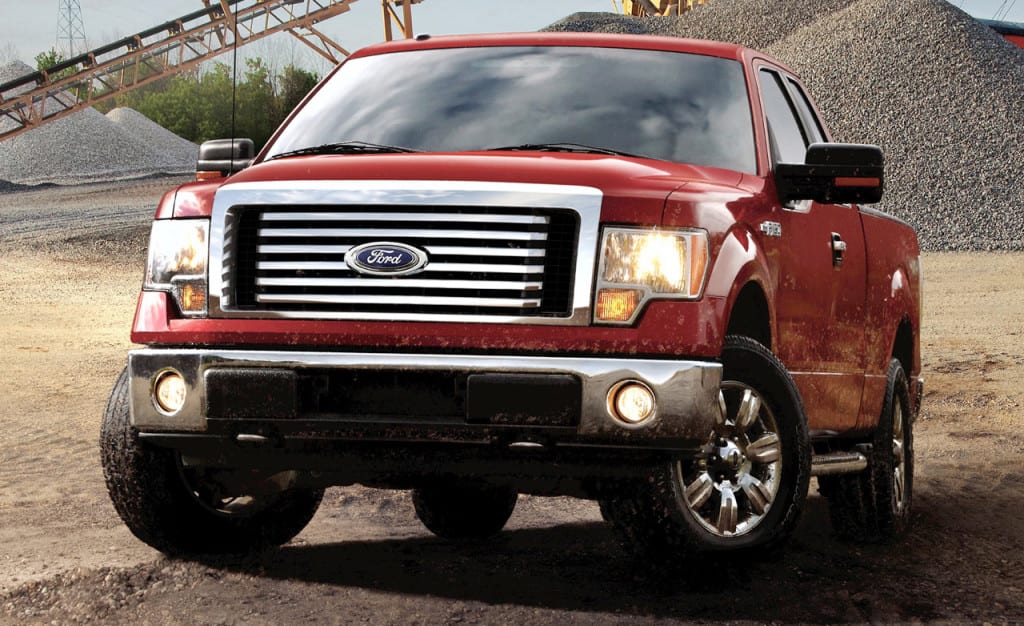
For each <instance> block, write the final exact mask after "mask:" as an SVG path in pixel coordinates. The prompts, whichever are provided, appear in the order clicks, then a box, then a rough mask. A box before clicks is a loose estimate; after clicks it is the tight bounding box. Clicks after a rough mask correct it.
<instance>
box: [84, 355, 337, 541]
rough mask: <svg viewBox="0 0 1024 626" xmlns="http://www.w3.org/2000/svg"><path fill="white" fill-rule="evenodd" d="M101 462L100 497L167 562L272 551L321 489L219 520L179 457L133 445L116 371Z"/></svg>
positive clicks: (285, 495)
mask: <svg viewBox="0 0 1024 626" xmlns="http://www.w3.org/2000/svg"><path fill="white" fill-rule="evenodd" d="M100 457H101V460H102V463H103V476H104V478H105V479H106V483H107V491H108V492H109V493H110V499H111V501H112V502H113V504H114V508H115V509H116V510H117V513H118V515H120V516H121V519H122V520H124V523H125V524H126V525H127V526H128V528H129V529H130V530H131V531H132V533H133V534H134V535H135V536H136V537H138V538H139V539H141V540H142V541H144V542H145V543H147V544H149V545H150V546H152V547H154V548H156V549H157V550H160V551H161V552H164V553H166V554H170V555H182V556H190V555H191V556H196V555H202V554H211V555H212V554H246V553H253V552H259V551H261V550H265V549H267V548H271V547H274V546H279V545H281V544H284V543H286V542H287V541H289V540H290V539H292V538H293V537H294V536H295V535H297V534H299V532H301V531H302V529H303V528H305V527H306V524H308V523H309V521H310V520H311V519H312V518H313V515H314V514H315V513H316V510H317V508H318V507H319V506H320V500H321V499H322V498H323V491H322V490H312V489H289V490H286V491H282V492H280V493H278V494H275V495H273V496H261V497H260V498H261V500H260V501H259V505H258V506H254V507H253V509H254V510H252V511H251V512H250V513H246V512H245V511H242V512H241V513H239V514H231V515H229V514H225V513H223V512H221V511H217V510H215V509H213V508H211V507H210V506H208V505H205V504H203V503H202V502H201V501H200V500H199V498H198V497H197V495H196V492H195V491H194V487H190V486H189V484H188V483H187V482H186V479H185V474H184V472H183V466H182V463H181V459H180V455H179V454H178V453H177V452H175V451H173V450H170V449H167V448H161V447H158V446H154V445H152V444H149V443H146V442H145V441H143V440H141V439H140V438H139V433H138V431H137V430H136V429H135V428H134V427H133V426H132V425H131V421H130V419H129V414H128V373H127V370H126V371H122V372H121V375H120V377H118V379H117V382H116V383H115V384H114V388H113V390H112V391H111V393H110V399H109V400H108V401H107V406H106V409H105V411H104V413H103V425H102V429H101V433H100Z"/></svg>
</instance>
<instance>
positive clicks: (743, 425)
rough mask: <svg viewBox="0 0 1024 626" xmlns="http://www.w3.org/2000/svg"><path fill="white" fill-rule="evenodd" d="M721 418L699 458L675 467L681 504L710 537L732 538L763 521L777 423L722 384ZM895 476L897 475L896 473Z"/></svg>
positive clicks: (752, 395)
mask: <svg viewBox="0 0 1024 626" xmlns="http://www.w3.org/2000/svg"><path fill="white" fill-rule="evenodd" d="M718 401H719V404H720V406H721V411H722V417H721V419H720V422H719V425H718V426H716V428H715V431H714V433H712V436H711V438H710V440H709V441H708V442H707V444H705V446H704V450H703V454H701V455H700V457H699V458H697V459H696V460H694V461H690V462H686V463H683V462H680V463H677V464H676V471H677V472H679V476H678V477H677V478H678V479H680V480H679V483H680V484H681V485H682V486H683V493H682V494H681V499H682V500H683V501H684V503H685V506H686V507H687V508H688V509H689V511H690V512H691V513H692V514H693V517H694V518H695V519H696V520H697V522H698V523H699V524H700V525H701V526H702V527H703V528H704V529H705V530H707V531H708V532H709V533H711V534H712V535H714V536H716V537H726V538H728V537H738V536H741V535H744V534H746V533H749V532H751V531H752V530H754V529H755V528H757V526H758V525H759V524H760V523H761V522H762V521H763V520H764V518H765V516H766V515H767V513H768V511H769V510H771V508H772V505H773V504H774V502H775V497H776V496H777V495H778V492H779V485H780V483H781V474H782V442H781V440H780V438H779V428H778V423H777V422H776V420H775V416H774V415H772V412H771V409H770V408H769V407H768V405H767V403H765V402H764V401H763V400H762V397H761V395H760V394H759V393H758V392H757V390H756V389H754V388H753V387H750V386H748V385H745V384H743V383H741V382H737V381H725V382H723V383H722V389H721V391H720V392H719V395H718ZM897 471H898V470H897Z"/></svg>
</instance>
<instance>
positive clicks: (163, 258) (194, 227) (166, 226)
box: [142, 219, 210, 317]
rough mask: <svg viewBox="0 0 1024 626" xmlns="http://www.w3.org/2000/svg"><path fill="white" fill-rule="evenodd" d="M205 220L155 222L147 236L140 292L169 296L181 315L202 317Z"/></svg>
mask: <svg viewBox="0 0 1024 626" xmlns="http://www.w3.org/2000/svg"><path fill="white" fill-rule="evenodd" d="M209 230H210V222H209V220H204V219H196V220H157V221H155V222H153V230H152V232H151V233H150V236H149V260H148V261H147V263H146V279H145V281H144V282H143V284H142V288H143V289H146V290H148V291H166V292H168V293H170V294H171V295H172V296H173V297H174V300H175V302H177V304H178V308H179V309H180V310H181V312H182V314H184V315H186V316H188V317H198V316H201V315H205V314H206V296H207V286H206V285H207V283H206V260H207V257H208V256H209V252H210V246H209V242H208V239H207V235H208V233H209Z"/></svg>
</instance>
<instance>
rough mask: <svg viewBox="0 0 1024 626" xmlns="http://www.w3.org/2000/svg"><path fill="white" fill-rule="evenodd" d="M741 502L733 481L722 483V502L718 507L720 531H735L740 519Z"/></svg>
mask: <svg viewBox="0 0 1024 626" xmlns="http://www.w3.org/2000/svg"><path fill="white" fill-rule="evenodd" d="M739 508H740V507H739V504H738V503H737V502H736V494H735V492H733V489H732V483H731V482H729V481H725V482H724V483H722V503H721V504H720V505H719V507H718V524H717V527H718V532H720V533H723V534H725V533H729V534H731V533H734V532H736V524H737V522H738V521H739Z"/></svg>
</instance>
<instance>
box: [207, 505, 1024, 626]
mask: <svg viewBox="0 0 1024 626" xmlns="http://www.w3.org/2000/svg"><path fill="white" fill-rule="evenodd" d="M922 500H924V501H925V502H924V503H923V504H925V505H926V508H925V510H927V511H928V516H927V517H922V519H917V520H915V524H916V526H915V532H914V534H913V535H911V537H908V538H906V539H904V540H903V541H901V542H899V543H897V544H895V545H882V546H871V545H857V544H850V543H844V542H841V541H839V540H837V539H835V538H834V536H833V535H832V532H831V528H830V524H829V521H828V514H827V510H826V507H825V503H824V501H823V500H822V499H821V498H820V497H813V498H810V499H809V501H808V503H807V507H806V510H805V512H804V515H803V518H802V520H801V523H800V527H799V528H798V529H797V532H796V533H795V536H794V539H793V540H792V542H791V543H790V545H789V547H788V549H787V550H786V551H785V553H784V554H783V555H781V556H780V557H778V558H777V559H775V560H751V559H745V560H742V561H740V560H736V561H729V560H720V559H719V560H711V559H708V558H701V559H694V560H692V561H688V562H686V563H681V564H680V566H679V567H677V568H672V569H671V570H670V569H666V568H664V567H663V566H654V565H652V564H650V563H645V562H642V561H638V560H636V559H635V558H633V557H630V556H629V555H627V554H626V553H625V552H624V551H623V550H622V548H620V547H619V545H618V544H617V542H616V541H615V539H614V537H613V536H612V533H611V531H610V529H609V528H608V527H607V526H606V525H605V524H602V523H597V522H587V523H580V524H562V525H557V526H551V527H546V528H528V529H520V530H511V531H505V532H503V533H501V534H500V535H499V536H498V537H497V538H495V539H493V540H491V541H488V542H485V543H477V544H463V545H459V544H451V543H447V542H444V541H441V540H438V539H433V538H422V537H415V538H398V539H387V540H374V541H341V542H338V543H332V544H319V545H293V546H288V547H285V548H283V549H281V550H279V551H276V552H272V553H268V554H266V555H264V556H263V557H262V558H261V559H259V560H258V561H256V562H247V563H234V564H224V563H219V564H217V566H218V567H222V568H223V567H226V568H227V569H233V570H239V571H243V572H245V573H248V574H252V575H257V576H260V577H268V578H272V579H281V580H301V581H305V582H310V583H315V584H320V585H326V586H331V587H352V588H360V589H366V590H373V591H383V592H391V593H398V594H402V595H405V596H413V597H416V596H421V597H439V598H445V599H451V600H459V601H469V602H480V603H484V604H492V605H494V604H501V605H518V606H526V607H534V608H538V609H557V610H567V611H578V612H586V613H592V612H602V613H610V614H615V615H627V616H647V617H671V618H677V619H678V618H681V619H696V620H703V619H707V620H715V621H718V620H752V621H758V622H760V621H774V620H779V621H799V622H813V623H831V622H860V621H872V620H882V621H891V620H904V619H909V618H919V619H941V618H944V617H945V618H947V619H948V618H949V617H950V616H953V615H963V613H961V612H960V609H961V604H960V596H963V595H965V594H969V590H957V589H956V585H955V581H956V580H957V577H958V576H959V574H958V573H957V572H956V571H955V569H954V568H953V567H952V566H951V563H950V561H949V558H943V557H942V555H943V554H946V551H947V548H948V547H949V546H950V542H951V541H953V540H954V539H955V537H953V536H952V534H955V529H951V528H948V527H941V526H939V525H936V524H935V523H934V520H933V519H932V516H938V517H939V518H941V517H942V516H943V515H944V513H943V509H945V508H950V509H952V508H955V507H956V506H958V505H957V504H956V503H953V502H950V501H949V500H948V499H945V498H941V499H940V498H929V497H927V496H924V497H923V498H922ZM1019 504H1024V502H1021V503H1019ZM918 510H921V509H918ZM966 545H968V546H970V545H973V544H966ZM1004 549H1005V546H1004ZM959 558H961V559H962V558H964V556H963V555H961V557H959ZM966 558H970V555H969V554H967V555H966ZM992 576H995V574H992ZM996 582H997V581H996V580H994V579H993V581H992V584H996ZM965 600H966V601H968V602H969V598H966V596H965Z"/></svg>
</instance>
